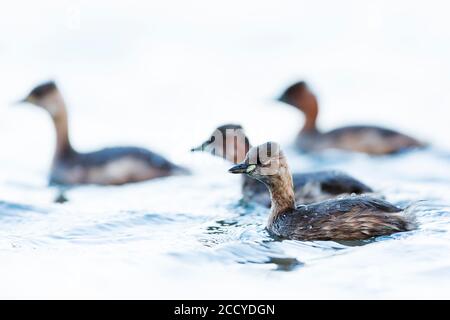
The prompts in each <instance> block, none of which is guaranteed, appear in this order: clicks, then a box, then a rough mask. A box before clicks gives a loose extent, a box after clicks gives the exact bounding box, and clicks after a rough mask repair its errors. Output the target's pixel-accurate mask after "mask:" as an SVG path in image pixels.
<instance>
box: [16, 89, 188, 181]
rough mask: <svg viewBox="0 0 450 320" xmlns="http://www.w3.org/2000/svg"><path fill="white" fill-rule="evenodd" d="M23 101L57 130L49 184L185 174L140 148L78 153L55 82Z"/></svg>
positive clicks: (128, 179) (34, 91)
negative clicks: (40, 111)
mask: <svg viewBox="0 0 450 320" xmlns="http://www.w3.org/2000/svg"><path fill="white" fill-rule="evenodd" d="M21 102H28V103H32V104H34V105H36V106H38V107H41V108H43V109H44V110H46V111H47V112H48V113H49V114H50V116H51V118H52V120H53V123H54V125H55V129H56V151H55V155H54V158H53V164H52V168H51V174H50V183H51V184H58V185H77V184H98V185H120V184H125V183H129V182H138V181H144V180H149V179H153V178H158V177H166V176H170V175H174V174H177V173H183V172H186V170H185V169H183V168H181V167H179V166H177V165H175V164H173V163H172V162H170V161H168V160H167V159H165V158H164V157H162V156H160V155H158V154H156V153H154V152H151V151H149V150H146V149H143V148H138V147H115V148H106V149H102V150H99V151H95V152H90V153H79V152H77V151H75V150H74V149H73V148H72V145H71V144H70V141H69V128H68V119H67V109H66V104H65V102H64V99H63V97H62V95H61V93H60V91H59V90H58V87H57V86H56V84H55V83H54V82H53V81H50V82H47V83H43V84H41V85H39V86H37V87H35V88H34V89H33V90H32V91H31V92H30V93H29V94H28V96H27V97H26V98H25V99H23V100H22V101H21Z"/></svg>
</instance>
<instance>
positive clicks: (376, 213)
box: [229, 142, 415, 241]
mask: <svg viewBox="0 0 450 320" xmlns="http://www.w3.org/2000/svg"><path fill="white" fill-rule="evenodd" d="M229 171H230V172H231V173H242V174H246V175H248V176H249V177H251V178H254V179H258V180H259V181H261V182H263V183H264V184H265V185H266V187H267V188H268V189H269V191H270V196H271V200H272V205H271V213H270V216H269V220H268V224H267V229H268V230H269V232H271V233H272V234H274V235H276V236H278V237H281V238H286V239H295V240H337V241H339V240H341V241H345V240H364V239H368V238H371V237H375V236H382V235H389V234H392V233H395V232H401V231H409V230H412V229H414V228H415V222H414V219H413V218H412V217H411V216H408V217H407V216H405V215H402V214H401V212H402V209H400V208H398V207H396V206H394V205H392V204H390V203H389V202H386V201H384V200H380V199H376V198H372V197H369V196H364V195H362V196H361V195H360V196H350V197H346V198H337V199H331V200H326V201H323V202H317V203H313V204H310V205H299V206H296V204H295V195H294V188H293V183H292V176H291V173H290V171H289V167H288V164H287V161H286V158H285V156H284V154H283V152H282V151H281V150H280V147H279V145H278V144H277V143H275V142H268V143H265V144H262V145H260V146H258V147H254V148H251V149H250V151H249V152H248V153H247V156H246V158H245V160H244V161H243V162H241V163H239V164H237V165H235V166H234V167H232V168H231V169H230V170H229Z"/></svg>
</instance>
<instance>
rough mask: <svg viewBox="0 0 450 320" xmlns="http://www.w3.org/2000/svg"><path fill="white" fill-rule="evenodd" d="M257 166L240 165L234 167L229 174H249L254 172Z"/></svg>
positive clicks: (243, 163)
mask: <svg viewBox="0 0 450 320" xmlns="http://www.w3.org/2000/svg"><path fill="white" fill-rule="evenodd" d="M255 167H256V166H255V165H254V164H248V163H245V162H242V163H239V164H237V165H235V166H234V167H232V168H230V169H229V170H228V172H230V173H249V172H251V171H253V170H254V168H255Z"/></svg>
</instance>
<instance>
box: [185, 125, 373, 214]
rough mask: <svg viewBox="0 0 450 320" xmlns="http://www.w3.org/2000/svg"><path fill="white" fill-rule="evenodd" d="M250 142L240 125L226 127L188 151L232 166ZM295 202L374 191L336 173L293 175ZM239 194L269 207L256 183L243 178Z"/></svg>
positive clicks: (242, 155) (267, 193)
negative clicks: (211, 157)
mask: <svg viewBox="0 0 450 320" xmlns="http://www.w3.org/2000/svg"><path fill="white" fill-rule="evenodd" d="M249 148H251V145H250V141H249V139H248V137H247V135H246V134H245V132H244V129H243V128H242V126H241V125H238V124H226V125H223V126H220V127H218V128H217V129H216V130H214V132H213V133H212V135H211V137H210V138H209V139H208V140H206V141H205V142H203V143H202V144H201V145H200V146H198V147H196V148H193V149H192V150H191V151H205V152H210V153H212V154H213V155H216V156H218V157H222V158H224V159H226V160H228V161H230V162H232V163H235V164H236V163H239V162H241V161H243V160H244V159H245V155H246V154H247V152H248V150H249ZM293 180H294V189H295V199H296V200H297V201H298V202H299V203H312V202H316V201H320V200H325V199H330V198H335V197H336V196H338V195H342V194H352V193H355V194H361V193H368V192H373V190H372V189H371V188H370V187H368V186H366V185H365V184H363V183H362V182H360V181H358V180H356V179H354V178H353V177H351V176H349V175H347V174H345V173H343V172H339V171H318V172H310V173H302V174H294V176H293ZM242 194H243V198H244V200H245V201H254V202H257V203H259V204H262V205H264V206H266V207H270V203H271V202H270V194H269V192H268V191H267V188H266V187H265V186H264V185H263V184H262V183H261V182H259V181H257V180H255V179H251V178H249V177H247V176H245V175H244V176H243V181H242Z"/></svg>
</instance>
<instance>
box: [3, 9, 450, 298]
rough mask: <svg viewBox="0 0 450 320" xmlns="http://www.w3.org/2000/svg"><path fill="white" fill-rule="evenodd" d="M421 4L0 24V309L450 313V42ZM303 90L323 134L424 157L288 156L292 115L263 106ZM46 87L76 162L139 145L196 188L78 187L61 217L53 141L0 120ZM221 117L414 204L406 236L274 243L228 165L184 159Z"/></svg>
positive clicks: (160, 12)
mask: <svg viewBox="0 0 450 320" xmlns="http://www.w3.org/2000/svg"><path fill="white" fill-rule="evenodd" d="M431 2H433V1H431ZM431 2H429V3H427V6H426V8H423V7H422V6H421V5H419V4H418V3H419V2H417V3H416V2H415V1H405V2H404V3H403V4H401V5H398V6H399V7H397V8H396V7H395V6H393V5H392V4H391V2H379V3H378V2H377V4H374V3H373V4H370V5H369V4H363V3H362V2H360V1H344V2H340V3H339V4H337V3H336V4H334V3H333V2H331V1H330V2H327V4H326V5H324V4H323V3H322V2H318V3H317V4H316V3H315V2H314V3H312V2H308V3H306V2H305V3H301V2H299V1H293V0H292V1H291V0H282V1H279V5H277V6H275V5H268V4H263V3H261V2H260V1H256V0H255V1H253V0H251V1H246V2H245V3H243V2H242V1H234V0H231V1H229V2H227V3H223V4H218V3H214V4H212V3H211V2H210V1H206V0H205V1H203V0H202V1H198V2H196V4H195V5H194V4H193V3H189V4H187V3H186V2H183V1H167V2H158V3H156V2H155V3H153V2H150V1H142V2H139V1H131V3H132V5H128V3H127V6H126V7H122V6H121V5H117V4H111V3H110V2H106V1H105V2H101V1H97V2H96V3H95V4H93V3H92V4H90V3H87V2H82V1H78V2H77V1H68V2H64V3H63V2H60V1H58V2H53V1H51V0H45V1H44V0H42V1H39V3H36V4H31V3H29V2H28V3H27V4H26V5H27V7H28V8H29V10H26V11H24V10H23V4H16V5H13V4H11V5H10V6H9V7H7V8H4V9H2V12H0V18H1V19H0V20H1V21H2V23H3V24H5V25H6V27H4V28H2V30H1V31H0V32H2V34H1V37H0V58H1V59H0V67H1V70H2V72H1V74H0V84H1V86H0V87H1V89H2V90H1V91H0V150H1V155H0V262H1V263H0V298H236V299H238V298H400V297H401V298H418V297H421V298H432V297H438V298H448V297H449V296H450V170H449V168H450V144H449V142H448V136H449V131H448V123H447V122H448V118H449V111H448V110H449V109H448V106H449V104H450V95H449V93H448V87H449V85H450V80H449V78H448V76H447V75H448V73H449V72H450V65H449V63H448V54H449V52H450V47H449V45H448V44H449V43H450V41H449V39H450V34H449V31H448V30H450V28H449V27H448V18H447V15H446V12H448V10H444V9H442V8H440V7H439V6H438V5H436V3H434V2H433V3H431ZM173 7H177V8H178V9H179V10H173ZM400 8H401V9H400ZM35 12H40V13H39V14H38V15H36V14H35ZM405 12H406V14H404V13H405ZM17 17H20V19H18V18H17ZM299 77H301V78H306V79H307V80H309V81H310V82H312V86H313V88H314V89H315V90H316V91H317V92H318V95H319V97H320V102H321V105H322V106H323V108H322V111H321V115H320V125H321V126H322V127H323V128H333V127H336V126H339V125H342V124H347V123H371V124H378V125H386V126H390V127H394V128H397V129H399V130H402V131H405V132H408V133H411V134H413V135H416V136H418V137H420V138H423V139H424V140H426V141H429V142H430V143H431V144H432V145H433V147H431V148H429V149H427V150H423V151H417V152H410V153H406V154H401V155H398V156H393V157H379V158H371V157H368V156H364V155H357V154H345V153H339V152H329V153H326V154H323V155H320V156H309V157H307V156H302V155H298V154H296V153H295V152H294V151H293V150H291V149H289V145H290V142H291V139H292V137H293V136H294V134H295V132H296V131H297V130H298V128H299V126H300V124H301V123H302V118H301V116H300V115H299V114H298V113H296V112H295V111H294V110H292V109H290V108H288V107H286V106H281V105H280V104H278V103H277V102H274V101H272V100H273V97H275V96H276V95H277V94H279V91H280V90H281V89H282V88H283V87H284V86H285V85H287V84H288V83H290V82H291V81H293V80H296V79H298V78H299ZM47 78H56V79H57V80H58V81H59V83H60V85H61V88H62V90H63V93H64V95H65V97H66V99H67V102H68V104H69V112H70V122H71V138H72V140H73V144H74V145H75V147H76V148H77V149H80V150H82V151H85V150H93V149H96V148H99V147H103V146H106V145H118V144H133V145H141V146H144V147H149V148H152V149H153V150H156V151H158V152H161V153H163V154H164V155H166V156H167V157H169V158H171V159H173V160H174V161H176V162H178V163H180V164H182V165H184V166H187V167H189V168H191V169H192V171H193V175H192V176H187V177H172V178H167V179H159V180H154V181H150V182H145V183H139V184H133V185H127V186H121V187H95V186H87V187H79V188H74V189H71V190H68V191H67V192H66V193H65V197H66V198H67V200H68V201H66V202H64V203H56V202H55V199H57V198H58V197H59V194H58V190H56V189H54V188H49V187H47V182H46V180H47V169H48V167H49V163H50V160H51V155H52V152H53V146H54V144H53V141H54V137H53V131H52V129H53V128H52V127H51V124H50V122H49V120H48V119H47V117H46V115H45V114H43V113H42V112H40V111H39V110H36V109H33V108H31V107H23V108H19V107H12V106H11V102H12V101H14V100H17V99H18V98H20V97H21V96H22V95H23V94H24V93H25V92H26V91H27V90H28V89H30V88H31V86H33V85H34V84H36V82H38V81H41V80H45V79H47ZM230 121H232V122H239V123H242V124H243V125H244V127H245V128H246V129H247V132H248V134H249V136H250V138H251V140H252V142H253V144H257V143H262V142H265V141H268V140H273V141H279V142H281V143H282V145H283V147H284V148H285V149H286V151H287V155H288V159H289V163H290V166H291V168H292V170H293V171H307V170H322V169H340V170H344V171H346V172H348V173H349V174H352V175H354V176H355V177H358V178H359V179H361V180H362V181H364V182H365V183H367V184H368V185H370V186H372V187H373V188H374V189H376V190H377V192H379V193H380V194H382V195H384V196H385V197H386V198H387V199H388V200H389V201H392V202H393V203H395V204H397V205H399V206H402V207H407V206H409V205H411V204H413V207H414V212H415V214H416V215H417V218H418V221H419V228H418V230H415V231H411V232H407V233H400V234H395V235H392V236H389V237H380V238H377V239H374V240H373V241H367V242H359V243H336V242H330V241H317V242H300V241H278V240H276V239H273V238H271V237H270V236H269V235H268V234H267V232H266V231H265V229H264V226H265V222H266V219H267V214H268V213H267V209H265V208H262V207H260V206H257V205H253V204H246V203H242V202H241V201H240V177H236V176H234V175H231V174H228V173H227V169H228V168H229V167H230V165H229V164H228V163H226V162H224V161H222V160H221V159H217V158H213V157H211V156H210V155H206V154H189V152H188V150H189V149H190V148H191V147H192V146H194V145H198V144H199V143H200V142H201V141H203V140H204V139H205V138H206V137H207V135H208V134H210V132H211V131H212V130H213V129H214V127H215V126H217V125H220V124H223V123H226V122H230ZM446 150H449V151H446ZM421 200H423V201H421Z"/></svg>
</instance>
